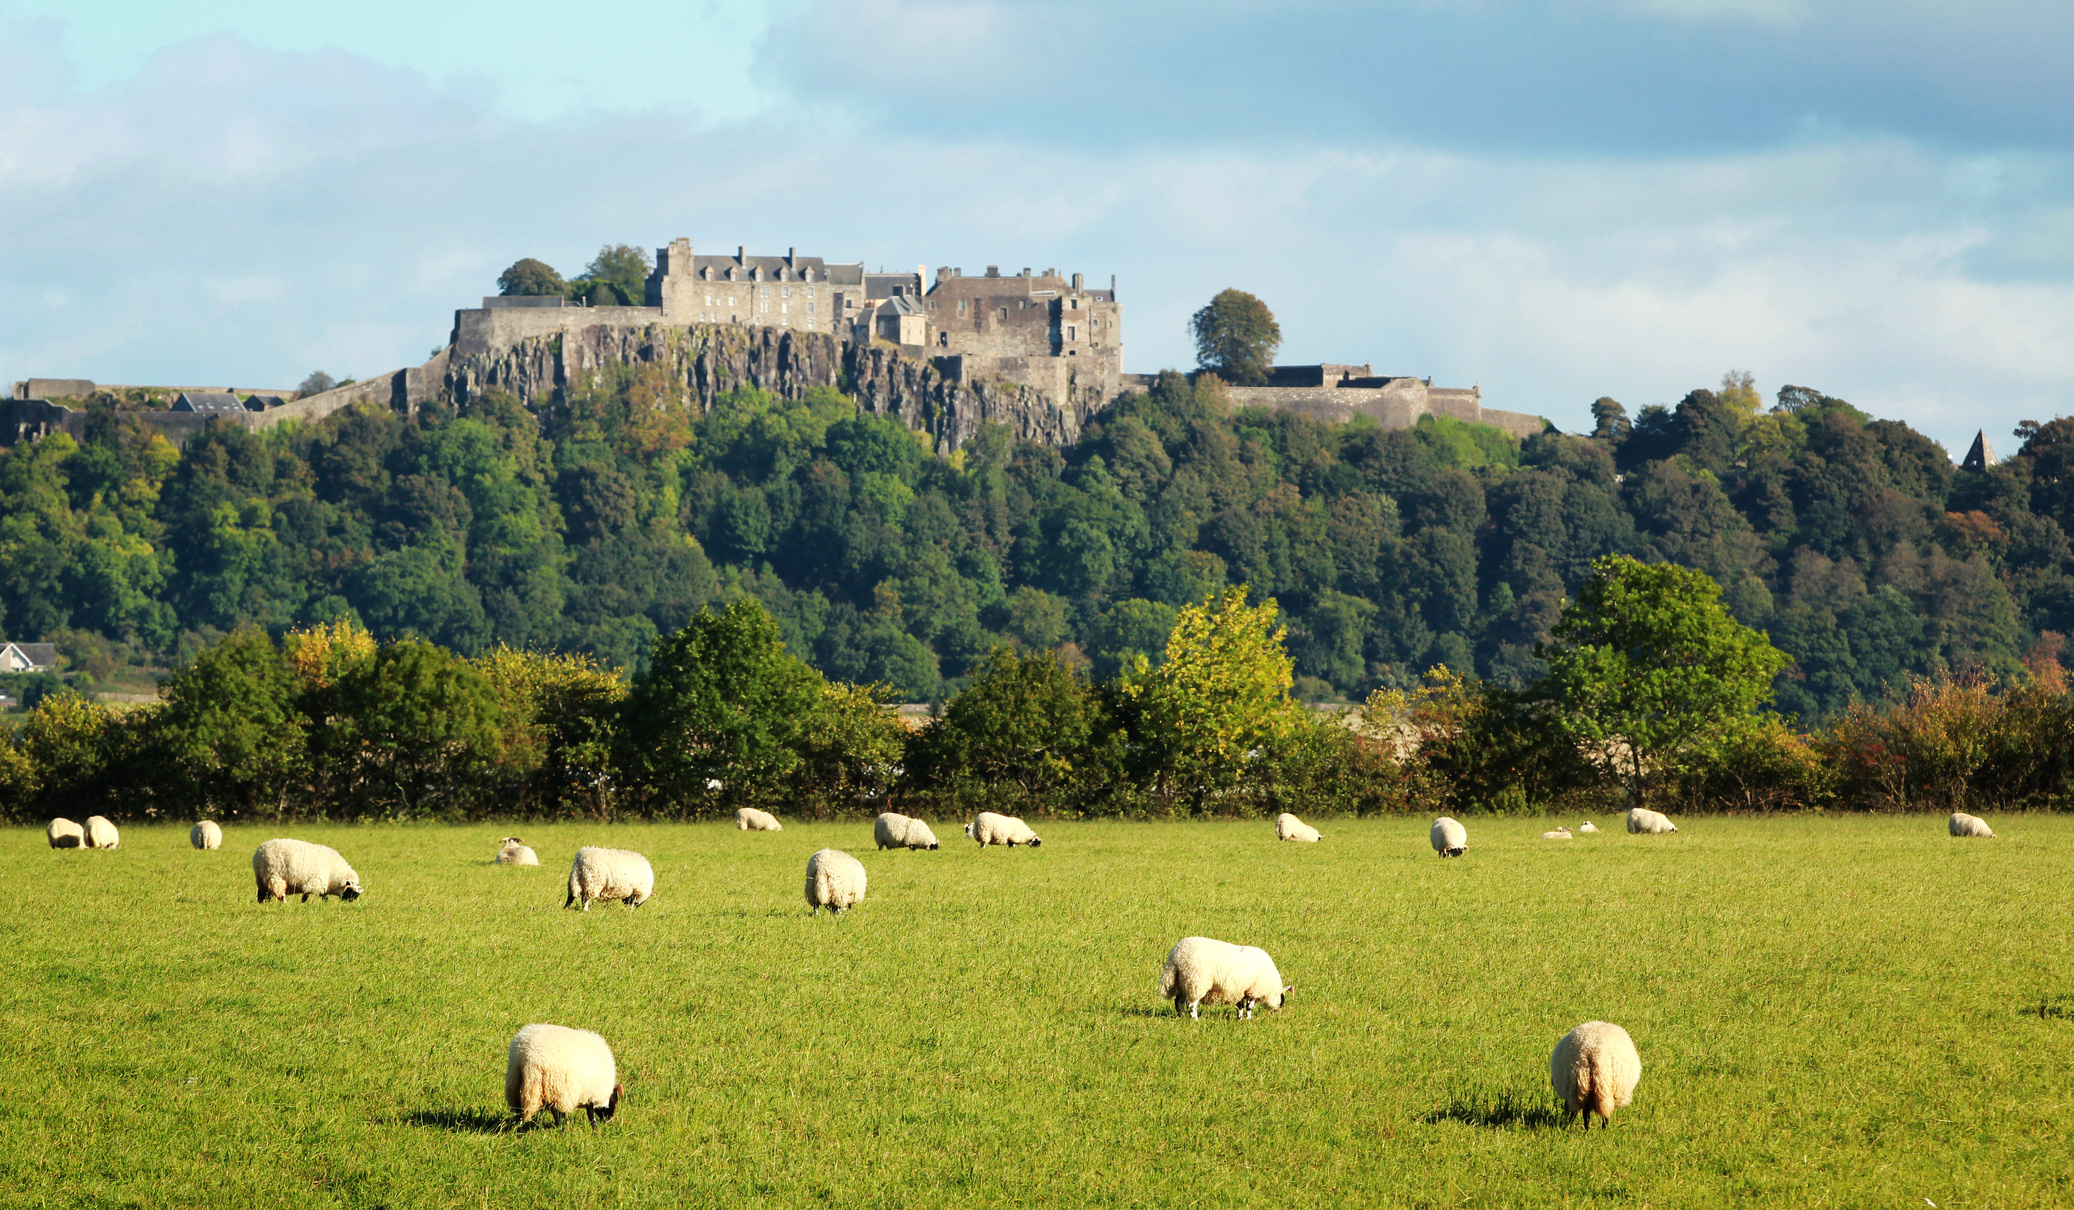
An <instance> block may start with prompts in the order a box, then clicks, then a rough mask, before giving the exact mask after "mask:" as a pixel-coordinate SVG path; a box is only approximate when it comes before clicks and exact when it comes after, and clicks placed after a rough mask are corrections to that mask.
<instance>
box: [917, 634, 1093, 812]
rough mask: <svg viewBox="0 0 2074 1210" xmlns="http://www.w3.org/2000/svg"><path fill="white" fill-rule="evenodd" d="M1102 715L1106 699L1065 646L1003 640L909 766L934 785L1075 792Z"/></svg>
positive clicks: (920, 740) (923, 738) (921, 741)
mask: <svg viewBox="0 0 2074 1210" xmlns="http://www.w3.org/2000/svg"><path fill="white" fill-rule="evenodd" d="M1100 717H1101V704H1100V701H1099V699H1098V698H1097V697H1096V695H1095V693H1094V692H1093V690H1092V689H1091V688H1090V687H1089V686H1088V684H1087V683H1086V682H1085V681H1083V680H1082V679H1081V678H1080V677H1079V676H1078V675H1077V674H1076V673H1075V672H1074V671H1073V669H1072V668H1071V667H1069V666H1067V664H1066V663H1065V661H1063V660H1062V659H1060V658H1059V656H1058V653H1056V652H1052V651H1040V652H1037V653H1035V654H1031V655H1022V654H1018V653H1017V652H1016V651H1015V650H1014V649H1013V648H1009V647H997V648H995V649H994V650H993V652H992V653H991V654H990V655H989V656H988V657H987V662H986V665H985V667H984V668H983V669H982V670H981V671H980V673H979V675H978V676H977V677H975V678H974V679H973V681H972V683H971V684H970V685H968V686H966V687H965V689H964V690H963V691H962V692H960V693H959V694H958V695H957V696H956V697H954V698H952V699H951V700H950V702H949V704H948V705H946V706H945V707H944V711H943V716H942V717H941V718H938V719H937V720H935V721H934V722H932V723H931V724H930V725H929V727H928V729H927V730H925V731H924V732H923V733H922V734H921V735H920V736H918V737H916V739H915V741H914V743H913V745H912V746H911V747H910V750H909V751H910V755H909V758H908V768H909V771H910V773H911V774H912V775H913V776H914V778H915V780H916V782H917V783H918V784H920V785H923V786H927V787H934V788H942V789H949V790H957V789H961V788H967V787H974V788H977V787H989V788H991V787H1013V788H1014V789H1015V790H1017V791H1019V792H1020V793H1021V794H1022V795H1023V796H1024V797H1025V798H1028V797H1032V796H1039V795H1044V796H1055V795H1058V794H1061V793H1067V792H1070V791H1071V790H1072V789H1074V788H1075V783H1076V782H1077V780H1078V779H1079V778H1080V776H1081V774H1082V772H1083V771H1084V769H1085V766H1086V764H1087V762H1088V759H1089V744H1090V742H1091V739H1092V737H1093V736H1094V733H1095V731H1096V728H1097V723H1098V721H1099V719H1100ZM1052 806H1053V809H1056V805H1055V804H1052Z"/></svg>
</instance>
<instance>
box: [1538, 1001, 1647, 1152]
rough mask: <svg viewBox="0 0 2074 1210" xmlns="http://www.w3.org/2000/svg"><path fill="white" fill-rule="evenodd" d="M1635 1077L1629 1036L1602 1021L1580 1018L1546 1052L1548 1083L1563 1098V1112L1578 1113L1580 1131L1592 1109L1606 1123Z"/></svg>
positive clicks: (1629, 1093) (1629, 1095)
mask: <svg viewBox="0 0 2074 1210" xmlns="http://www.w3.org/2000/svg"><path fill="white" fill-rule="evenodd" d="M1641 1078H1642V1056H1641V1055H1638V1054H1636V1053H1635V1040H1634V1039H1633V1038H1630V1037H1628V1031H1626V1030H1624V1029H1622V1028H1621V1027H1620V1026H1618V1025H1612V1024H1608V1023H1607V1022H1605V1021H1586V1022H1585V1023H1584V1024H1582V1025H1580V1026H1578V1027H1577V1028H1576V1029H1573V1030H1571V1031H1570V1032H1569V1033H1566V1034H1564V1035H1563V1040H1562V1041H1560V1042H1557V1043H1556V1048H1555V1053H1554V1054H1551V1055H1550V1056H1548V1082H1549V1083H1550V1084H1552V1085H1554V1087H1555V1094H1556V1097H1557V1098H1558V1099H1560V1100H1561V1101H1562V1102H1563V1113H1564V1115H1565V1116H1566V1117H1567V1116H1568V1115H1570V1114H1574V1113H1582V1114H1583V1115H1584V1128H1585V1129H1586V1130H1590V1129H1591V1128H1592V1115H1593V1114H1595V1113H1596V1114H1598V1115H1599V1116H1600V1117H1601V1118H1603V1119H1605V1122H1606V1124H1607V1125H1608V1126H1611V1125H1612V1124H1613V1111H1614V1110H1616V1109H1618V1108H1620V1107H1621V1106H1623V1105H1628V1104H1632V1103H1633V1102H1634V1099H1635V1082H1636V1081H1637V1080H1640V1079H1641Z"/></svg>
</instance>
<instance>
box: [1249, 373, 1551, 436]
mask: <svg viewBox="0 0 2074 1210" xmlns="http://www.w3.org/2000/svg"><path fill="white" fill-rule="evenodd" d="M1366 381H1370V382H1377V381H1380V382H1381V383H1382V385H1380V386H1359V387H1356V386H1337V387H1324V386H1321V387H1233V388H1231V398H1232V402H1233V403H1235V404H1238V405H1239V406H1241V407H1263V408H1272V409H1274V410H1275V411H1279V412H1298V413H1301V414H1302V415H1305V416H1312V417H1315V418H1317V419H1319V420H1324V421H1330V422H1332V423H1335V424H1344V423H1346V422H1347V421H1349V420H1352V419H1353V418H1354V417H1356V416H1369V417H1372V418H1374V419H1375V421H1376V422H1377V423H1379V424H1381V425H1382V426H1383V427H1384V428H1386V429H1403V428H1410V427H1412V426H1413V425H1415V424H1417V423H1418V422H1419V417H1421V416H1447V417H1450V418H1452V419H1455V420H1460V421H1463V422H1465V423H1468V424H1487V425H1490V426H1491V427H1492V428H1495V429H1502V430H1503V431H1505V432H1508V433H1511V434H1512V435H1513V436H1515V437H1518V438H1520V439H1522V440H1525V439H1526V438H1528V437H1531V436H1533V435H1534V434H1536V433H1538V432H1540V431H1541V430H1542V429H1543V428H1544V427H1546V426H1545V423H1544V422H1543V420H1542V419H1541V417H1539V416H1530V415H1528V414H1526V413H1525V412H1504V411H1500V410H1498V409H1497V408H1487V407H1485V406H1483V392H1482V390H1481V389H1479V388H1476V387H1471V388H1469V389H1467V390H1462V389H1459V388H1452V387H1430V386H1428V385H1426V381H1425V380H1424V379H1422V378H1390V379H1381V380H1378V379H1368V380H1366Z"/></svg>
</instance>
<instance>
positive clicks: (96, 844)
mask: <svg viewBox="0 0 2074 1210" xmlns="http://www.w3.org/2000/svg"><path fill="white" fill-rule="evenodd" d="M86 847H87V848H89V849H119V848H121V847H122V833H120V832H118V831H116V830H115V824H114V823H112V822H110V821H109V819H108V817H107V816H105V815H89V816H87V817H86Z"/></svg>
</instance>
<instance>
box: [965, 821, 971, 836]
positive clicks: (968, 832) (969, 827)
mask: <svg viewBox="0 0 2074 1210" xmlns="http://www.w3.org/2000/svg"><path fill="white" fill-rule="evenodd" d="M965 839H967V840H970V839H972V825H971V824H969V823H968V824H966V825H965Z"/></svg>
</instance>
